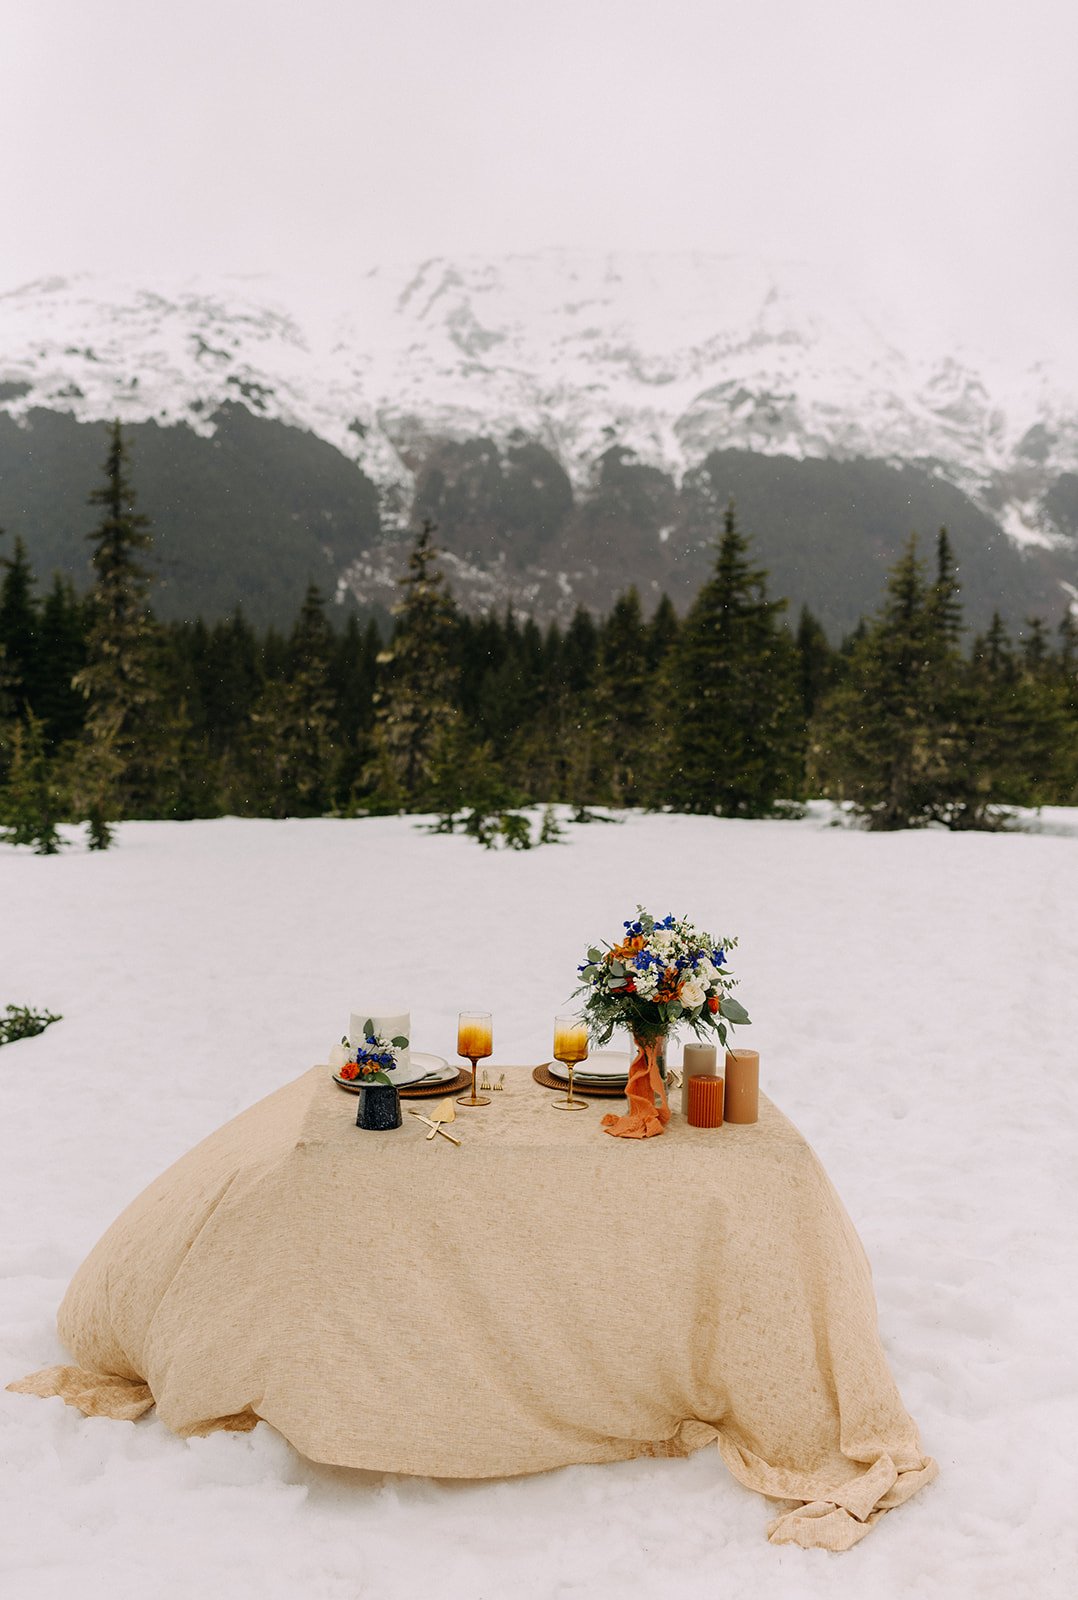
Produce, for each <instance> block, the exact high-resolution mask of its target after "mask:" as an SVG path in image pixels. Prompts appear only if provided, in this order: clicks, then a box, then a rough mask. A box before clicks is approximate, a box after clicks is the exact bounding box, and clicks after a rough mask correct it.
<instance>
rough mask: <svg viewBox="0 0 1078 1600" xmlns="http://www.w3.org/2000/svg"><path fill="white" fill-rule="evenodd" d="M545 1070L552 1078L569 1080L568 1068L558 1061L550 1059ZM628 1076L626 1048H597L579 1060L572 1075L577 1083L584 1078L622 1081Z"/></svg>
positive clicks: (599, 1081)
mask: <svg viewBox="0 0 1078 1600" xmlns="http://www.w3.org/2000/svg"><path fill="white" fill-rule="evenodd" d="M547 1071H548V1072H549V1073H550V1076H551V1077H552V1078H561V1079H562V1080H563V1081H564V1082H566V1083H568V1081H569V1069H568V1067H565V1066H563V1065H562V1063H561V1062H560V1061H551V1062H550V1063H549V1064H548V1066H547ZM628 1076H629V1052H628V1051H627V1050H597V1051H596V1052H595V1054H594V1055H593V1056H589V1057H588V1059H587V1060H586V1061H581V1062H580V1063H579V1065H578V1066H577V1068H576V1070H575V1073H574V1077H575V1080H576V1082H577V1083H583V1082H584V1080H585V1078H587V1079H589V1080H590V1081H592V1082H594V1083H613V1082H620V1083H624V1082H625V1080H626V1079H627V1078H628Z"/></svg>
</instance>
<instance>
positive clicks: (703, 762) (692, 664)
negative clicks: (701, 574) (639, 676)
mask: <svg viewBox="0 0 1078 1600" xmlns="http://www.w3.org/2000/svg"><path fill="white" fill-rule="evenodd" d="M748 548H749V547H748V540H747V539H746V538H745V537H744V536H743V535H742V534H741V532H740V530H739V529H738V526H737V518H736V514H735V510H734V505H733V502H732V501H731V503H730V504H729V506H728V507H727V509H726V513H725V515H724V518H723V527H722V534H721V537H720V539H719V545H718V551H717V554H716V560H715V570H714V574H713V576H712V577H711V579H710V580H709V581H708V583H706V584H705V585H704V587H703V588H702V589H701V591H700V593H699V594H698V595H697V597H696V600H695V602H694V603H693V605H692V607H691V609H690V611H689V614H688V616H687V617H686V619H685V621H684V623H683V624H682V627H681V629H680V632H679V634H678V637H677V640H676V643H675V645H674V647H673V649H672V650H671V652H670V656H669V659H668V663H667V671H666V673H665V675H664V679H665V681H664V702H665V703H664V709H665V713H666V716H667V718H668V719H669V728H670V737H669V744H668V751H667V758H666V772H665V780H664V795H663V798H664V799H666V800H667V801H669V802H670V803H671V804H672V805H674V806H675V807H676V808H678V809H679V810H685V811H702V812H715V811H719V812H723V813H725V814H729V815H741V816H764V815H766V814H767V813H768V812H770V811H772V810H773V809H774V807H775V803H776V801H777V800H778V799H779V798H780V797H781V796H783V795H784V794H785V795H789V793H790V790H791V788H792V787H793V785H794V783H795V773H796V770H797V766H798V757H797V732H798V718H797V657H796V650H795V647H794V645H793V641H792V640H791V639H790V637H789V635H788V634H787V633H786V631H785V630H784V629H783V628H782V626H781V624H780V622H779V618H780V616H781V614H782V611H783V610H784V609H785V605H786V602H785V601H784V600H769V599H768V598H767V574H766V573H765V572H764V571H763V570H762V569H760V568H756V567H753V566H752V565H751V563H750V561H749V557H748Z"/></svg>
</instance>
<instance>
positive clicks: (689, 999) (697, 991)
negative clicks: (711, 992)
mask: <svg viewBox="0 0 1078 1600" xmlns="http://www.w3.org/2000/svg"><path fill="white" fill-rule="evenodd" d="M705 998H706V996H705V994H704V989H703V985H702V984H699V983H697V982H696V979H695V978H688V979H686V981H685V982H684V983H683V984H682V985H681V993H680V994H679V996H678V999H679V1000H680V1001H681V1003H682V1005H683V1006H688V1007H689V1009H690V1010H694V1009H695V1008H696V1007H697V1006H702V1005H703V1003H704V1000H705Z"/></svg>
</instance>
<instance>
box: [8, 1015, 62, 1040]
mask: <svg viewBox="0 0 1078 1600" xmlns="http://www.w3.org/2000/svg"><path fill="white" fill-rule="evenodd" d="M60 1020H61V1019H60V1016H59V1014H58V1013H55V1012H52V1011H32V1010H31V1008H30V1007H29V1006H6V1007H5V1008H4V1010H3V1012H0V1045H3V1044H14V1043H15V1040H16V1039H32V1038H33V1037H34V1035H35V1034H38V1033H44V1032H45V1029H46V1028H47V1027H48V1026H49V1024H50V1022H59V1021H60Z"/></svg>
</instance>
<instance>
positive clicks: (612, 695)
mask: <svg viewBox="0 0 1078 1600" xmlns="http://www.w3.org/2000/svg"><path fill="white" fill-rule="evenodd" d="M648 642H649V641H648V629H647V627H646V625H645V622H644V618H643V614H642V612H641V609H640V597H639V595H638V594H637V592H636V590H635V588H633V589H629V590H628V591H627V592H626V593H625V594H623V595H622V596H621V597H620V598H619V599H618V600H616V601H615V603H614V608H613V610H612V611H611V613H610V615H609V617H607V619H606V621H605V622H604V623H603V625H602V627H601V629H600V633H599V652H598V662H597V666H596V674H595V690H594V695H593V707H594V713H595V724H596V730H595V731H596V747H597V758H598V767H599V770H598V772H597V774H596V783H597V786H601V787H603V788H605V789H607V790H608V793H607V794H606V796H605V797H604V798H606V799H608V800H610V801H611V802H612V803H613V804H614V805H630V806H634V805H639V804H640V803H641V802H642V801H643V800H644V799H646V798H647V792H648V790H649V788H650V782H651V770H650V769H651V762H652V752H653V750H654V739H655V727H654V711H655V698H656V696H655V680H654V674H653V672H652V670H651V667H650V663H649V660H648Z"/></svg>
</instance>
